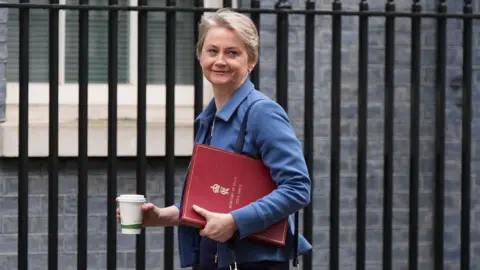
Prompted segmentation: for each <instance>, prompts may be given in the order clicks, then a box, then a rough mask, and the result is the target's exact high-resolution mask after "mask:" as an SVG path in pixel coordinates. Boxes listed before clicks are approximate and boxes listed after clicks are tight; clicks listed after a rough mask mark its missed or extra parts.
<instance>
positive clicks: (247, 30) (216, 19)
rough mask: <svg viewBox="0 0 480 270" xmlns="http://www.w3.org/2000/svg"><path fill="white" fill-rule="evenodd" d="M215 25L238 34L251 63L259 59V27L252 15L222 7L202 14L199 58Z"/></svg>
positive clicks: (198, 46)
mask: <svg viewBox="0 0 480 270" xmlns="http://www.w3.org/2000/svg"><path fill="white" fill-rule="evenodd" d="M213 27H224V28H227V29H230V30H233V31H234V32H235V33H236V34H237V36H238V37H239V38H240V39H241V40H242V41H243V43H244V44H245V48H246V51H247V55H248V61H249V62H250V63H256V62H257V60H258V31H257V27H256V26H255V24H254V23H253V21H252V20H251V19H250V17H248V16H246V15H244V14H242V13H238V12H234V11H231V10H229V9H226V8H221V9H219V10H217V11H216V12H215V13H211V14H205V15H203V16H202V19H201V20H200V24H199V31H198V32H199V34H198V42H197V48H196V53H197V58H200V55H201V53H202V49H203V43H204V42H205V36H206V35H207V33H208V31H209V30H210V29H212V28H213Z"/></svg>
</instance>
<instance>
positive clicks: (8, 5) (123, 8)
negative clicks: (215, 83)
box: [0, 3, 480, 19]
mask: <svg viewBox="0 0 480 270" xmlns="http://www.w3.org/2000/svg"><path fill="white" fill-rule="evenodd" d="M0 8H18V9H70V10H90V11H93V10H118V11H140V10H148V11H156V12H166V11H174V10H175V11H177V12H193V11H202V12H215V11H216V10H218V8H206V7H174V8H172V7H153V6H121V5H119V6H113V7H111V6H108V5H92V6H88V7H85V6H81V5H49V4H26V5H19V4H11V3H0ZM234 10H235V11H236V12H240V13H261V14H301V15H305V14H315V15H322V16H325V15H328V16H332V15H342V16H354V17H356V16H359V15H364V16H367V17H382V18H384V17H405V18H412V17H422V18H445V19H449V18H451V19H464V18H471V19H480V14H478V13H472V14H463V13H445V14H438V13H436V12H423V13H421V14H415V13H411V12H391V13H388V12H384V11H367V12H360V11H354V10H342V11H332V10H320V9H316V10H305V9H289V10H283V9H280V10H275V9H268V8H259V9H251V8H235V9H234Z"/></svg>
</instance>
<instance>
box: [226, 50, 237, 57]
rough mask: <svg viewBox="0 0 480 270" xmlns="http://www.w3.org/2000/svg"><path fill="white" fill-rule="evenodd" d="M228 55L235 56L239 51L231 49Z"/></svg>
mask: <svg viewBox="0 0 480 270" xmlns="http://www.w3.org/2000/svg"><path fill="white" fill-rule="evenodd" d="M228 55H229V56H232V57H233V56H237V52H235V51H230V52H228Z"/></svg>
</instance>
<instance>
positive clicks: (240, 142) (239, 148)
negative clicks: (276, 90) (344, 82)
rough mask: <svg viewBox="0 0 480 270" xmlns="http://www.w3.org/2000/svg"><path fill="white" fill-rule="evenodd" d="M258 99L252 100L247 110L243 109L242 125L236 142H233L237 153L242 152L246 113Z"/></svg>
mask: <svg viewBox="0 0 480 270" xmlns="http://www.w3.org/2000/svg"><path fill="white" fill-rule="evenodd" d="M259 101H261V99H257V100H255V101H254V102H252V104H250V106H248V108H247V110H246V111H245V115H244V116H243V120H242V125H241V126H240V131H239V132H238V137H237V142H236V144H235V152H237V153H239V154H241V153H242V152H243V144H244V143H245V134H246V133H247V122H248V115H249V114H250V110H251V109H252V107H253V105H254V104H255V103H257V102H259Z"/></svg>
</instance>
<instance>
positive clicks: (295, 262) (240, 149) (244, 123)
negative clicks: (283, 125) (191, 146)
mask: <svg viewBox="0 0 480 270" xmlns="http://www.w3.org/2000/svg"><path fill="white" fill-rule="evenodd" d="M258 101H261V100H260V99H258V100H255V101H254V102H252V104H250V106H248V108H247V110H246V111H245V115H244V117H243V121H242V125H241V127H240V131H239V132H238V137H237V142H236V144H235V152H237V153H240V154H242V153H243V144H244V142H245V134H246V133H247V122H248V116H249V113H250V109H252V107H253V105H254V104H255V103H257V102H258ZM298 220H299V217H298V211H297V212H295V223H294V224H295V236H294V237H295V238H294V245H293V261H292V263H293V267H297V266H298V237H299V236H298V234H299V231H298V226H299V224H298V223H299V222H298ZM235 239H236V235H235V236H234V237H232V240H230V241H228V248H229V249H230V253H231V255H232V261H233V263H234V264H236V259H235V252H234V251H233V249H234V245H235V242H234V241H235Z"/></svg>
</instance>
